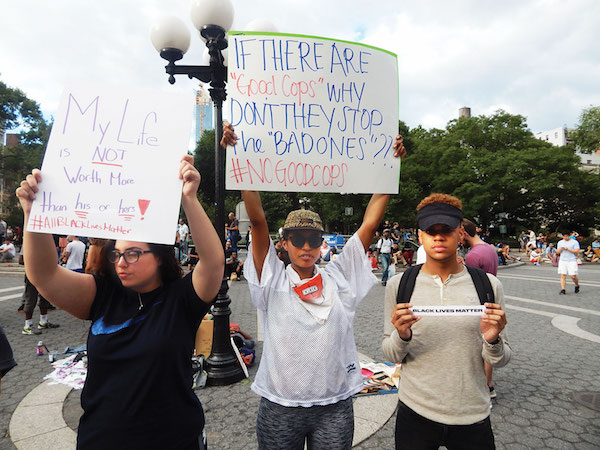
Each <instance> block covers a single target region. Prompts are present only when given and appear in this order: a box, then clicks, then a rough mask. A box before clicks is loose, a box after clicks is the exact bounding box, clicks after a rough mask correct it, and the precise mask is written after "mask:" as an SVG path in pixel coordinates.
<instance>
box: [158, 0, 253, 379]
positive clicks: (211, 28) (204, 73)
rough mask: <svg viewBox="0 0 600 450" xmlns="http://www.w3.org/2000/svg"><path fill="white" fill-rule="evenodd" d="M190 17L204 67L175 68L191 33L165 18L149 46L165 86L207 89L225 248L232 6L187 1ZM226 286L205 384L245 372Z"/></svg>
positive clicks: (218, 222)
mask: <svg viewBox="0 0 600 450" xmlns="http://www.w3.org/2000/svg"><path fill="white" fill-rule="evenodd" d="M190 13H191V17H192V22H193V23H194V26H195V27H196V28H197V29H198V31H199V32H200V37H201V39H202V40H203V41H204V42H205V44H206V47H207V48H208V53H209V55H210V60H209V65H207V66H206V65H197V66H186V65H177V64H175V63H176V62H177V61H179V60H181V59H182V58H183V55H184V54H185V53H186V52H187V50H188V49H189V46H190V32H189V31H188V29H187V27H186V26H185V24H184V23H183V22H182V21H181V20H180V19H178V18H176V17H165V18H163V19H162V20H160V21H159V22H157V23H156V24H155V25H154V26H153V27H152V32H151V40H152V44H153V45H154V47H155V48H156V50H157V51H158V52H159V53H160V56H161V57H162V58H164V59H166V60H167V61H168V62H169V63H168V64H167V65H166V66H165V71H166V72H167V73H168V74H169V83H171V84H174V83H175V75H187V76H188V77H189V78H190V79H192V78H196V79H198V80H200V81H202V82H204V83H210V86H211V87H210V88H209V92H210V96H211V98H212V100H213V103H214V107H215V113H216V114H215V203H216V208H215V210H216V214H215V228H216V230H217V233H218V234H219V237H220V238H221V244H222V246H223V248H225V239H226V236H225V155H224V154H223V151H221V148H220V142H221V138H222V137H223V125H222V123H223V102H224V101H225V99H226V97H227V93H226V91H225V85H226V78H227V67H226V66H225V60H224V58H223V53H222V51H223V50H225V49H226V48H227V37H226V33H227V30H229V28H231V25H232V23H233V6H232V5H231V2H230V1H229V0H192V2H191V10H190ZM228 290H229V286H228V285H227V279H226V278H225V274H223V280H222V282H221V288H220V289H219V293H218V294H217V298H216V300H215V303H214V306H213V318H214V331H213V344H212V350H211V354H210V356H209V357H208V359H207V360H206V365H207V370H206V372H207V374H208V377H207V384H208V385H213V386H215V385H220V386H222V385H227V384H232V383H235V382H237V381H240V380H241V379H243V378H244V376H245V375H244V372H243V370H242V367H241V365H240V362H239V361H238V359H237V356H236V354H235V352H234V350H233V347H232V345H231V338H230V336H229V316H230V315H231V309H230V308H229V304H230V303H231V300H230V298H229V295H228V293H227V292H228Z"/></svg>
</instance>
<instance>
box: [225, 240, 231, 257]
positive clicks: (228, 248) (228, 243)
mask: <svg viewBox="0 0 600 450" xmlns="http://www.w3.org/2000/svg"><path fill="white" fill-rule="evenodd" d="M232 253H233V247H232V245H231V241H230V240H229V239H227V240H226V241H225V259H227V258H229V257H231V254H232Z"/></svg>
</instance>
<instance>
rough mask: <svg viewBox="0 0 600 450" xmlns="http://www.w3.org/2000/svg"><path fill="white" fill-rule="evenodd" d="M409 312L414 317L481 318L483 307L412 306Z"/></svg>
mask: <svg viewBox="0 0 600 450" xmlns="http://www.w3.org/2000/svg"><path fill="white" fill-rule="evenodd" d="M411 311H412V312H413V314H414V315H415V316H481V315H482V314H483V313H484V311H485V307H484V306H483V305H477V306H473V305H467V306H458V305H453V306H413V307H412V308H411Z"/></svg>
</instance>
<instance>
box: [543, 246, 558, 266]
mask: <svg viewBox="0 0 600 450" xmlns="http://www.w3.org/2000/svg"><path fill="white" fill-rule="evenodd" d="M544 257H545V258H547V259H548V260H549V261H550V262H552V263H554V261H555V260H556V247H554V244H552V243H550V244H548V247H546V250H544Z"/></svg>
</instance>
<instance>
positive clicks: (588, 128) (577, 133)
mask: <svg viewBox="0 0 600 450" xmlns="http://www.w3.org/2000/svg"><path fill="white" fill-rule="evenodd" d="M570 137H571V139H573V143H574V144H575V146H576V147H578V148H579V149H581V151H582V152H584V153H591V152H593V151H594V150H600V106H590V107H589V108H587V109H584V110H583V112H582V113H581V115H580V116H579V123H578V124H577V127H576V128H575V129H574V130H572V131H571V132H570Z"/></svg>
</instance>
